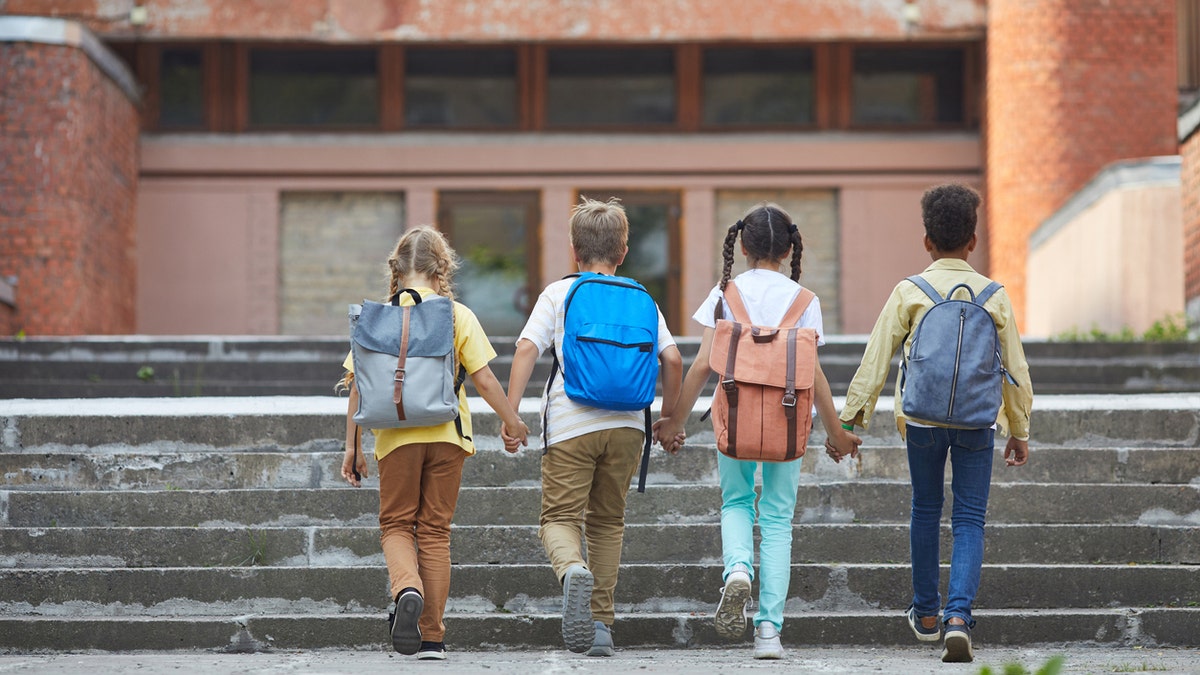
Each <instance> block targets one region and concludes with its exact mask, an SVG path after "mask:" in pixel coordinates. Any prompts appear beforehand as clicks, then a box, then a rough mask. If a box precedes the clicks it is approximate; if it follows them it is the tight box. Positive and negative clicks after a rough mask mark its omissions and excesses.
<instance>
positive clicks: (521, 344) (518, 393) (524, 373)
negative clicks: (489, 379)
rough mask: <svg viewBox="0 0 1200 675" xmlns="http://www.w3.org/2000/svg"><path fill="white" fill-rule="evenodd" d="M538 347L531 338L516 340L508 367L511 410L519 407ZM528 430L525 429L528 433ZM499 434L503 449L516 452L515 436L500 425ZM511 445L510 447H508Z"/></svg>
mask: <svg viewBox="0 0 1200 675" xmlns="http://www.w3.org/2000/svg"><path fill="white" fill-rule="evenodd" d="M537 357H538V348H537V345H535V344H534V343H533V341H532V340H529V339H526V338H521V339H520V340H517V348H516V351H515V352H514V353H513V360H512V365H511V366H509V369H508V405H509V406H510V407H511V408H512V409H513V410H520V409H521V398H522V397H524V396H525V387H526V386H528V384H529V376H530V375H532V374H533V366H534V364H535V363H536V362H537ZM528 432H529V430H528V429H526V433H527V434H528ZM500 435H501V436H503V437H504V449H505V450H508V451H509V452H516V449H517V448H516V444H515V443H514V442H513V441H514V440H515V437H513V436H510V435H509V434H508V433H507V427H506V426H504V425H501V427H500ZM510 446H511V447H510Z"/></svg>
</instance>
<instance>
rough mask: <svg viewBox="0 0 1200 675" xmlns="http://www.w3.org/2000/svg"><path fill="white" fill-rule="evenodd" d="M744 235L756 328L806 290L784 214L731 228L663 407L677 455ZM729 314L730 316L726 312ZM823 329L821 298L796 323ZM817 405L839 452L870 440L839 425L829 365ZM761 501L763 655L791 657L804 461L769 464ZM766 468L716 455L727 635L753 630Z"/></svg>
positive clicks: (719, 624)
mask: <svg viewBox="0 0 1200 675" xmlns="http://www.w3.org/2000/svg"><path fill="white" fill-rule="evenodd" d="M739 235H741V240H742V243H741V249H742V255H744V256H746V261H747V263H748V264H749V266H750V269H749V270H748V271H746V272H743V273H742V274H739V275H738V276H737V279H735V280H734V283H735V285H736V287H737V290H738V291H739V292H740V295H741V298H742V300H743V302H744V304H745V305H746V309H747V311H748V313H749V317H750V320H751V322H752V323H754V324H755V325H759V326H777V325H779V322H780V321H782V320H783V316H784V314H785V313H786V312H787V310H788V307H789V306H790V305H791V304H792V300H793V299H794V298H795V297H796V296H797V294H799V293H800V289H801V287H800V284H799V283H797V280H798V279H799V278H800V256H801V253H802V252H803V250H804V247H803V244H802V243H801V240H800V232H799V229H798V228H797V227H796V225H795V224H793V223H792V219H791V217H790V216H788V214H787V213H786V212H784V210H783V209H781V208H779V207H778V206H776V205H774V204H762V205H759V206H757V207H755V208H754V209H752V210H751V211H750V212H749V213H747V214H746V215H745V217H743V218H742V220H739V221H738V222H737V223H735V224H734V225H732V226H730V228H729V232H728V234H726V235H725V247H724V251H723V258H724V269H723V270H722V273H721V282H720V283H719V284H718V285H717V286H716V287H714V288H713V289H712V291H711V292H709V294H708V298H706V299H705V301H704V303H703V304H701V305H700V308H699V309H697V310H696V313H695V314H693V315H692V318H693V319H694V320H695V321H697V322H698V323H700V324H701V325H702V326H704V336H703V337H702V338H701V341H700V351H699V353H697V355H696V360H695V361H693V362H692V365H691V367H690V368H688V371H687V376H686V377H685V379H684V382H683V390H682V392H681V393H680V395H679V401H678V403H677V404H676V405H675V406H674V407H673V408H668V407H667V406H665V405H664V406H663V410H664V411H669V412H667V413H665V414H664V416H663V417H662V419H660V420H659V421H658V422H657V423H656V424H655V427H656V430H657V431H656V436H657V437H658V440H659V442H660V443H662V444H663V447H664V448H667V449H668V450H676V449H678V447H679V445H680V444H682V442H683V440H684V425H685V424H686V422H687V419H688V415H689V414H690V413H691V411H692V406H694V405H695V403H696V399H697V398H698V397H699V395H700V391H701V389H703V388H704V384H705V382H707V381H708V378H709V375H710V374H711V373H712V369H711V368H710V367H709V365H708V360H709V352H710V350H711V348H712V342H713V334H714V328H715V326H716V321H715V318H714V312H715V310H716V306H717V301H718V299H719V298H721V297H722V295H723V294H724V292H725V286H726V284H727V283H728V282H729V274H730V270H731V269H732V268H733V250H734V246H735V244H736V242H737V240H738V236H739ZM789 253H790V254H791V278H788V277H787V276H784V275H783V274H780V273H779V271H778V270H779V268H780V265H781V264H782V263H783V260H784V258H785V257H787V256H788V254H789ZM725 318H727V319H728V318H731V315H730V313H729V308H728V307H725ZM796 326H799V327H801V328H812V329H815V330H816V331H817V335H818V342H817V344H818V345H822V344H824V341H823V340H821V339H820V335H821V333H822V331H823V324H822V320H821V304H820V301H819V300H817V299H816V298H814V299H813V300H812V302H811V303H810V304H809V306H808V309H807V310H805V312H804V314H803V315H801V317H800V321H799V322H798V323H797V324H796ZM814 388H815V389H814V402H815V403H816V407H817V411H818V413H819V414H820V416H821V421H822V423H823V424H824V426H825V430H826V432H827V434H828V436H829V438H830V439H831V442H832V443H833V444H834V445H835V447H838V448H843V449H845V450H846V452H850V450H851V449H852V448H853V447H854V446H855V445H856V444H858V443H861V442H862V441H861V440H860V439H859V438H858V437H857V436H855V435H854V434H852V433H849V432H847V430H846V429H844V428H843V427H842V426H841V425H839V424H835V423H834V419H835V416H836V409H835V408H834V406H833V396H832V394H831V392H830V390H829V382H828V380H826V379H825V374H824V372H822V370H821V367H820V364H817V367H816V374H815V381H814ZM761 464H762V498H761V499H760V500H759V502H758V523H759V530H760V532H761V535H762V543H761V545H760V551H759V555H760V564H759V571H760V574H759V603H758V613H757V614H756V615H755V617H754V626H755V631H754V658H756V659H779V658H783V646H782V644H781V643H780V639H779V631H780V630H781V629H782V628H783V604H784V601H785V600H786V599H787V592H788V583H789V581H790V580H791V565H792V515H793V513H794V512H795V510H796V490H797V488H798V487H799V482H800V462H798V461H791V462H762V463H761ZM758 466H759V462H754V461H744V460H738V459H733V458H731V457H728V456H726V455H724V454H721V453H718V455H717V472H718V475H719V477H720V482H721V548H722V554H723V557H724V561H725V570H724V573H723V575H722V578H723V579H724V581H725V586H724V588H722V589H721V593H722V595H721V602H720V604H719V605H718V607H717V612H716V617H715V622H716V628H717V633H718V634H719V635H721V636H722V637H725V638H729V639H737V638H738V637H740V636H741V635H742V634H743V633H744V632H745V630H746V615H745V611H746V603H747V601H748V600H749V599H750V581H751V579H752V578H753V576H754V572H753V567H754V522H755V505H754V501H755V491H754V474H755V472H756V471H757V470H758Z"/></svg>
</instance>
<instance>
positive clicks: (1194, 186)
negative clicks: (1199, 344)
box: [1179, 107, 1200, 320]
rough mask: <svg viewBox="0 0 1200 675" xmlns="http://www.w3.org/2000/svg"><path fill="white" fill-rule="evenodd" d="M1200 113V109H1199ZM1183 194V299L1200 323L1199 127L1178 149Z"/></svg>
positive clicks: (1189, 312)
mask: <svg viewBox="0 0 1200 675" xmlns="http://www.w3.org/2000/svg"><path fill="white" fill-rule="evenodd" d="M1196 110H1197V111H1200V107H1197V108H1196ZM1179 154H1180V155H1181V158H1180V159H1181V160H1182V161H1181V163H1182V167H1181V170H1180V174H1181V175H1180V186H1179V187H1180V193H1181V195H1182V196H1183V278H1184V289H1183V290H1184V293H1183V298H1184V300H1185V301H1186V302H1187V307H1188V314H1189V316H1190V317H1191V318H1192V319H1193V320H1196V319H1200V127H1198V128H1196V129H1194V130H1192V131H1191V135H1189V136H1188V137H1187V138H1185V139H1184V141H1183V144H1182V146H1181V147H1180V149H1179Z"/></svg>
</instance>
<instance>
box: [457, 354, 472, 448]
mask: <svg viewBox="0 0 1200 675" xmlns="http://www.w3.org/2000/svg"><path fill="white" fill-rule="evenodd" d="M466 381H467V369H466V367H464V366H463V364H461V363H460V364H458V375H456V376H455V377H454V396H455V398H457V397H458V392H459V391H461V390H462V387H463V383H464V382H466ZM454 430H455V431H457V432H458V437H459V438H463V439H466V440H468V441H470V440H471V437H470V436H468V435H466V434H464V433H463V424H462V415H461V414H460V415H455V416H454ZM472 442H474V441H472Z"/></svg>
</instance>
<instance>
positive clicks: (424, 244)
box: [336, 227, 529, 659]
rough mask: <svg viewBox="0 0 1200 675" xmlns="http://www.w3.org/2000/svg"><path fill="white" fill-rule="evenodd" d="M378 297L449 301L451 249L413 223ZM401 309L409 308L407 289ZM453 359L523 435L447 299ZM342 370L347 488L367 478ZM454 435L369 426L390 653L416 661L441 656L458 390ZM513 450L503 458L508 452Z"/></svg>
mask: <svg viewBox="0 0 1200 675" xmlns="http://www.w3.org/2000/svg"><path fill="white" fill-rule="evenodd" d="M387 264H388V278H389V290H388V298H389V300H390V298H391V297H392V296H394V295H396V294H397V293H398V292H399V291H400V290H401V289H412V290H415V291H416V292H417V293H418V294H420V295H421V297H423V298H425V297H429V296H431V295H434V294H437V295H442V296H445V297H447V298H449V299H451V300H453V299H454V292H453V287H452V285H451V284H452V278H453V275H454V270H455V269H456V268H457V267H458V258H457V256H456V255H455V253H454V249H452V248H450V244H449V243H448V242H447V241H446V238H445V237H444V236H442V233H441V232H438V231H437V230H435V229H433V228H431V227H418V228H416V229H413V230H409V231H408V232H406V233H405V234H404V236H402V237H400V240H399V241H398V242H397V243H396V247H395V249H394V250H393V251H392V253H391V255H389V256H388V260H387ZM400 302H401V304H402V305H411V304H413V298H412V297H410V296H409V295H408V294H407V293H402V294H401V295H400ZM451 316H452V320H453V321H454V352H455V359H456V361H457V362H458V363H460V364H462V366H463V368H464V369H465V370H466V372H467V373H469V374H470V376H471V381H472V382H473V383H474V385H475V389H476V391H478V392H479V395H480V396H481V397H482V398H483V399H484V400H485V401H487V403H488V405H490V406H491V407H492V409H493V410H495V411H496V414H497V415H499V416H500V419H501V420H503V422H504V425H505V429H506V430H507V433H508V435H509V436H510V437H512V438H513V439H514V441H515V442H516V443H520V444H523V443H525V438H526V436H527V435H528V433H529V429H528V428H526V426H525V423H524V422H522V421H521V418H520V417H519V416H518V415H517V412H516V410H514V409H513V407H512V406H511V405H509V403H508V398H507V397H506V396H505V395H504V388H503V387H502V386H501V384H500V382H499V381H498V380H497V379H496V376H495V374H493V373H492V369H491V367H490V366H488V362H489V361H491V360H492V359H493V358H495V357H496V352H495V350H493V349H492V345H491V343H490V342H489V341H488V338H487V335H485V334H484V332H483V328H482V327H481V326H480V325H479V320H478V319H477V318H476V317H475V314H474V313H473V312H471V310H470V309H467V307H466V306H465V305H463V304H460V303H458V302H455V303H454V310H453V314H452V315H451ZM342 365H343V367H344V368H345V369H346V374H345V376H344V377H343V378H342V380H341V382H339V383H338V386H337V387H336V389H337V390H341V389H346V390H348V391H349V392H350V404H349V409H348V411H347V413H346V449H345V453H344V456H343V459H342V478H344V479H345V480H346V482H347V483H349V484H351V485H353V486H354V487H360V486H361V485H362V478H365V477H366V475H367V460H366V458H365V457H363V455H362V453H361V451H360V450H359V448H360V447H361V432H360V430H359V427H358V425H357V424H355V423H354V413H355V411H356V410H357V409H358V389H357V388H356V386H355V384H354V360H353V358H352V357H351V356H347V357H346V360H345V362H344V363H343V364H342ZM458 412H459V421H460V422H461V424H462V427H461V432H460V430H459V427H457V426H456V425H455V422H454V421H453V420H451V421H449V422H445V423H443V424H435V425H431V426H423V427H404V428H399V429H375V430H374V432H375V459H376V460H378V463H379V529H380V542H381V544H382V546H383V557H384V560H385V561H386V563H387V568H388V577H389V579H390V582H391V596H392V600H393V602H394V603H395V606H394V609H393V611H392V614H391V617H390V624H389V628H390V632H391V638H392V647H393V648H394V649H395V650H396V651H398V652H400V653H401V654H416V655H417V658H418V659H444V658H446V647H445V642H444V636H445V633H446V627H445V625H444V624H443V623H442V614H443V612H444V610H445V608H446V599H447V597H448V596H449V594H450V521H451V520H452V519H453V518H454V509H455V507H456V505H457V504H458V491H459V485H460V483H461V480H462V469H463V461H464V460H465V459H466V458H467V456H468V455H473V454H475V446H474V444H473V443H472V442H471V412H470V410H469V409H468V407H467V397H466V394H465V393H464V391H463V389H462V388H461V387H460V388H459V391H458ZM516 449H517V448H516V446H515V445H514V447H513V449H512V452H516Z"/></svg>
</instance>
